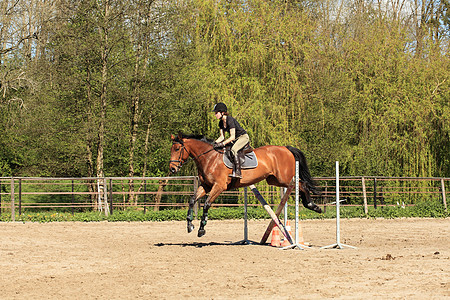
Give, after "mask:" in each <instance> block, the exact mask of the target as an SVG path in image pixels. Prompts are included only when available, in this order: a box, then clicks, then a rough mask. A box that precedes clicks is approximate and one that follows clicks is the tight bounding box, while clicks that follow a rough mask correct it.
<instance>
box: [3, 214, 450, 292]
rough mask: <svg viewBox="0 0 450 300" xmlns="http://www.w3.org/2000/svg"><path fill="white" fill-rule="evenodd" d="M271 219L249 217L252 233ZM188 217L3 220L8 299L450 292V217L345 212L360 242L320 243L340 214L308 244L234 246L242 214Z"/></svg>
mask: <svg viewBox="0 0 450 300" xmlns="http://www.w3.org/2000/svg"><path fill="white" fill-rule="evenodd" d="M267 224H268V220H265V221H249V238H250V240H254V241H259V240H260V238H261V236H262V233H263V232H264V230H265V228H266V226H267ZM185 225H186V224H185V222H160V223H151V222H145V223H134V222H133V223H108V222H101V223H47V224H38V223H26V224H23V223H0V230H1V236H0V272H1V281H0V298H1V299H153V298H158V299H190V298H196V299H300V298H303V299H330V298H338V299H364V298H365V299H427V300H428V299H450V219H401V220H380V219H378V220H366V219H364V220H346V219H341V242H342V243H344V244H348V245H352V246H356V247H357V249H320V247H321V246H326V245H330V244H333V243H335V242H336V221H335V220H314V221H310V220H306V221H302V228H303V232H304V238H305V241H306V242H309V243H310V244H311V245H312V246H313V249H311V250H303V251H301V250H279V249H277V248H274V247H270V246H261V245H231V243H232V242H237V241H239V240H241V239H242V238H243V221H242V220H236V221H209V222H208V225H207V227H206V231H207V232H206V235H205V236H204V237H202V238H198V237H197V230H195V232H193V233H191V234H187V232H186V228H185V227H186V226H185ZM195 225H196V226H197V228H198V221H196V222H195ZM197 228H196V229H197ZM269 241H270V238H269Z"/></svg>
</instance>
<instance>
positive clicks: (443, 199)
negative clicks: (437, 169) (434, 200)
mask: <svg viewBox="0 0 450 300" xmlns="http://www.w3.org/2000/svg"><path fill="white" fill-rule="evenodd" d="M441 190H442V202H443V203H444V207H445V212H447V199H446V198H445V183H444V179H443V178H441Z"/></svg>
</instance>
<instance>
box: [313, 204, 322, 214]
mask: <svg viewBox="0 0 450 300" xmlns="http://www.w3.org/2000/svg"><path fill="white" fill-rule="evenodd" d="M313 210H314V211H315V212H316V213H318V214H321V213H322V209H321V208H320V207H318V206H316V207H314V209H313Z"/></svg>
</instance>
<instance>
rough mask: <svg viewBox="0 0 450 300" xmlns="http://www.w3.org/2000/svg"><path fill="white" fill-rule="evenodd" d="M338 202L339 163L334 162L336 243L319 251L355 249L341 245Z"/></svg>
mask: <svg viewBox="0 0 450 300" xmlns="http://www.w3.org/2000/svg"><path fill="white" fill-rule="evenodd" d="M339 209H340V201H339V162H338V161H336V243H335V244H332V245H328V246H323V247H321V248H320V249H329V248H338V249H343V248H345V247H348V248H353V249H357V248H356V247H353V246H349V245H345V244H342V243H341V237H340V236H341V228H340V211H339Z"/></svg>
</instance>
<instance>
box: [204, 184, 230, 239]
mask: <svg viewBox="0 0 450 300" xmlns="http://www.w3.org/2000/svg"><path fill="white" fill-rule="evenodd" d="M224 190H225V188H222V187H219V186H218V185H217V184H216V185H214V186H213V188H212V189H211V192H210V193H209V196H208V199H206V201H205V205H204V206H203V216H202V220H201V222H200V228H199V229H198V237H202V236H204V235H205V233H206V231H205V225H206V223H207V222H208V210H209V208H210V207H211V204H212V203H213V202H214V200H216V198H217V197H219V195H220V193H222V192H223V191H224Z"/></svg>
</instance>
